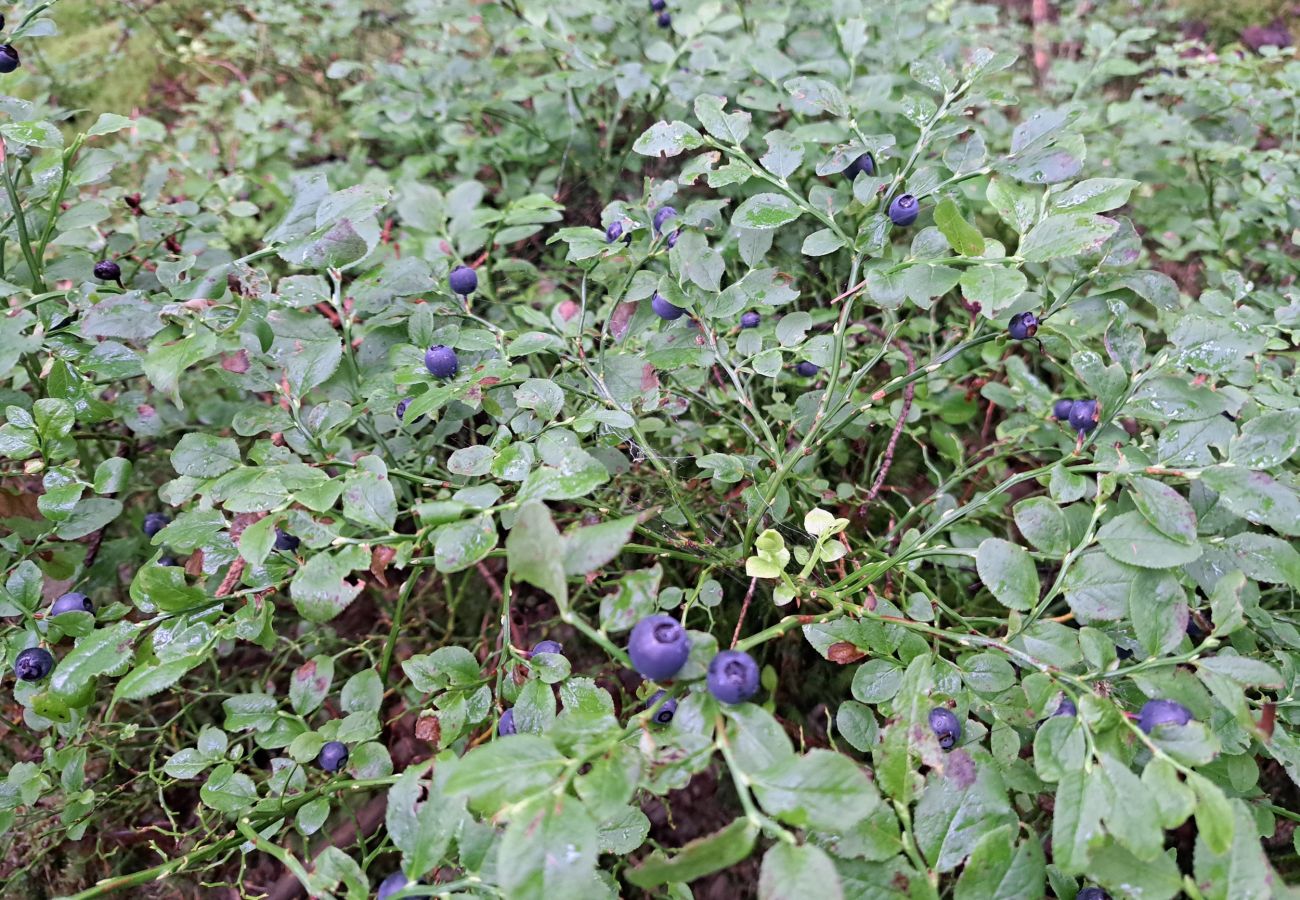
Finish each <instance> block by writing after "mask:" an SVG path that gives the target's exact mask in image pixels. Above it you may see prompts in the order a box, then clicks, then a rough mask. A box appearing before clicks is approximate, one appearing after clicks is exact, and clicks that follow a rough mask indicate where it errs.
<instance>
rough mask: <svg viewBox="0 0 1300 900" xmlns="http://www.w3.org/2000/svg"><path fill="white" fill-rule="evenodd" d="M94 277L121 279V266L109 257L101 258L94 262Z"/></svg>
mask: <svg viewBox="0 0 1300 900" xmlns="http://www.w3.org/2000/svg"><path fill="white" fill-rule="evenodd" d="M95 277H96V278H98V279H99V280H100V281H116V282H118V283H119V284H120V283H121V281H122V267H121V266H119V265H118V264H117V263H115V262H113V261H112V260H111V259H101V260H100V261H99V262H97V263H95Z"/></svg>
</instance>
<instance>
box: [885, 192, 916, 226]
mask: <svg viewBox="0 0 1300 900" xmlns="http://www.w3.org/2000/svg"><path fill="white" fill-rule="evenodd" d="M920 214H921V204H920V203H918V202H917V200H916V198H915V197H913V196H912V195H911V194H899V195H898V196H897V197H895V198H894V199H893V200H892V201H890V204H889V221H891V222H893V223H894V224H895V225H911V224H912V223H913V222H915V221H916V217H917V216H919V215H920Z"/></svg>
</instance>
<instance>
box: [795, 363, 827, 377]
mask: <svg viewBox="0 0 1300 900" xmlns="http://www.w3.org/2000/svg"><path fill="white" fill-rule="evenodd" d="M821 370H822V369H821V366H819V365H816V364H815V363H810V362H808V361H807V360H804V361H803V362H801V363H799V365H797V366H795V367H794V371H795V373H796V374H798V375H802V376H803V377H804V378H812V377H813V376H814V375H816V374H817V373H818V372H820V371H821Z"/></svg>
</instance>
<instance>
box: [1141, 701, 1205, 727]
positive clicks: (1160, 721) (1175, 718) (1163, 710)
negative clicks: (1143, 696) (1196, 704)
mask: <svg viewBox="0 0 1300 900" xmlns="http://www.w3.org/2000/svg"><path fill="white" fill-rule="evenodd" d="M1190 721H1192V711H1191V710H1189V709H1188V708H1187V707H1186V706H1183V705H1182V704H1181V703H1178V702H1177V701H1174V700H1148V701H1147V702H1146V703H1144V704H1142V711H1141V712H1140V713H1138V728H1141V729H1142V730H1143V731H1145V732H1146V733H1147V734H1150V733H1151V732H1152V731H1154V730H1155V729H1156V728H1158V727H1160V726H1161V725H1186V724H1187V723H1188V722H1190Z"/></svg>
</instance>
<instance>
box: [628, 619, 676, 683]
mask: <svg viewBox="0 0 1300 900" xmlns="http://www.w3.org/2000/svg"><path fill="white" fill-rule="evenodd" d="M627 655H628V656H629V657H630V658H631V660H632V668H634V669H636V670H637V671H638V672H640V673H641V675H642V676H643V677H645V678H649V679H650V680H651V681H664V680H666V679H668V678H672V677H673V676H674V675H676V674H677V673H678V672H680V671H681V668H682V666H684V665H686V659H687V657H689V656H690V655H691V640H690V638H689V637H688V636H687V634H686V629H685V628H683V627H682V624H681V623H680V622H678V621H677V620H676V619H674V618H673V617H672V616H665V615H662V614H660V615H654V616H646V617H645V618H644V619H642V620H641V621H640V622H637V623H636V626H635V627H634V628H633V629H632V634H631V635H630V636H629V637H628V641H627Z"/></svg>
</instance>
